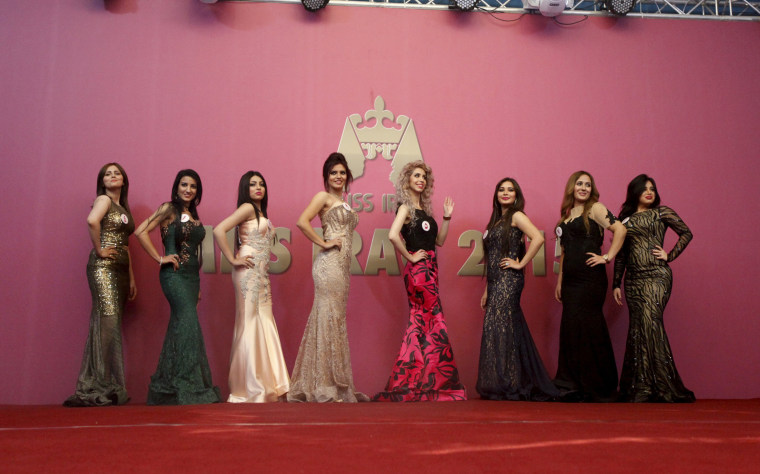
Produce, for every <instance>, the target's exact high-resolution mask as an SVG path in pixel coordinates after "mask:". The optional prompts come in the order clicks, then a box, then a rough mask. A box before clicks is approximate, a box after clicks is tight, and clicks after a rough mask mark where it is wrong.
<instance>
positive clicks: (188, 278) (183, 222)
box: [135, 169, 221, 405]
mask: <svg viewBox="0 0 760 474" xmlns="http://www.w3.org/2000/svg"><path fill="white" fill-rule="evenodd" d="M202 194H203V186H202V185H201V178H200V176H198V173H196V172H195V171H193V170H190V169H187V170H182V171H180V172H179V173H177V177H176V178H175V179H174V184H173V186H172V200H171V201H169V202H165V203H163V204H162V205H161V206H160V207H159V208H158V209H157V210H156V212H154V213H153V215H152V216H150V217H149V218H148V219H146V220H145V221H144V222H143V223H142V224H140V226H139V227H138V228H137V230H136V231H135V236H136V237H137V239H138V240H139V241H140V245H142V247H143V249H145V251H146V252H147V253H148V255H150V257H151V258H153V259H154V260H155V261H156V262H158V264H159V266H160V268H161V269H160V270H159V276H158V278H159V281H160V282H161V290H163V292H164V296H166V299H167V300H168V301H169V306H170V307H171V315H170V316H169V326H168V327H167V329H166V336H165V337H164V344H163V347H162V348H161V355H160V356H159V358H158V367H157V368H156V372H155V373H154V374H153V376H152V377H151V378H150V385H149V386H148V405H192V404H198V403H216V402H220V401H221V397H220V394H219V388H218V387H216V386H214V384H213V382H212V381H211V369H210V368H209V365H208V359H207V358H206V346H205V344H204V342H203V333H202V332H201V325H200V322H199V321H198V311H197V309H196V306H197V305H198V299H199V298H200V278H199V272H200V262H199V259H198V248H199V246H200V244H201V242H202V241H203V238H204V237H205V235H206V230H205V229H204V228H203V224H202V223H201V221H200V218H199V217H198V210H197V206H198V204H200V202H201V195H202ZM159 226H160V228H161V241H162V242H163V244H164V255H161V254H160V253H158V250H156V247H154V246H153V242H151V240H150V235H149V234H150V232H151V231H152V230H153V229H155V228H156V227H159Z"/></svg>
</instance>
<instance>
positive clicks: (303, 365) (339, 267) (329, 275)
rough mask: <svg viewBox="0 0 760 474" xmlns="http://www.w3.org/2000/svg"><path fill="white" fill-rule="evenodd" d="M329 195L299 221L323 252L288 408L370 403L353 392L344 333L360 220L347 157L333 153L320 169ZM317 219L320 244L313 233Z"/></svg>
mask: <svg viewBox="0 0 760 474" xmlns="http://www.w3.org/2000/svg"><path fill="white" fill-rule="evenodd" d="M322 176H323V178H324V182H325V191H320V192H319V193H317V194H316V196H314V198H313V199H312V200H311V202H310V203H309V205H308V207H307V208H306V209H305V210H304V211H303V213H302V214H301V217H300V218H299V219H298V228H299V229H301V232H303V233H304V235H305V236H306V237H308V238H309V240H311V241H312V242H314V243H315V244H317V245H319V246H320V247H322V251H321V252H320V253H319V255H317V258H316V259H315V260H314V265H313V266H312V270H311V273H312V277H313V278H314V305H313V306H312V308H311V314H309V320H308V322H307V323H306V329H305V331H304V334H303V338H302V339H301V347H299V349H298V357H297V358H296V365H295V367H294V368H293V374H292V377H291V386H290V392H288V401H289V402H357V401H367V400H369V399H368V397H367V396H366V395H365V394H363V393H360V392H357V391H356V389H355V388H354V378H353V374H352V372H351V356H350V352H349V348H348V335H347V333H346V303H347V302H348V286H349V277H350V274H349V268H350V264H351V239H352V234H353V231H354V228H355V227H356V224H357V223H358V222H359V218H358V216H357V215H356V213H355V212H354V211H352V210H351V207H350V206H349V205H348V204H346V203H345V202H343V194H344V192H345V191H346V190H347V189H348V185H349V184H350V183H351V180H352V176H351V170H349V168H348V164H347V163H346V159H345V157H344V156H343V155H342V154H340V153H332V154H330V156H329V157H328V158H327V160H326V161H325V164H324V166H323V167H322ZM317 214H318V215H319V218H320V220H321V221H322V235H323V236H324V238H320V237H319V235H317V233H316V232H314V229H312V227H311V221H312V219H314V217H316V216H317Z"/></svg>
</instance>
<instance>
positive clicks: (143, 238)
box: [135, 203, 179, 270]
mask: <svg viewBox="0 0 760 474" xmlns="http://www.w3.org/2000/svg"><path fill="white" fill-rule="evenodd" d="M170 208H171V204H169V203H163V204H161V206H159V208H158V209H156V212H154V213H153V215H151V216H150V217H148V218H147V219H145V220H144V221H143V222H142V223H141V224H140V226H139V227H137V230H135V237H137V240H138V241H139V242H140V245H141V246H142V248H143V250H145V252H146V253H147V254H148V255H149V256H150V258H152V259H153V260H155V261H156V262H158V264H159V265H163V264H164V263H171V264H172V266H173V267H174V269H175V270H176V269H178V268H179V257H177V255H176V254H172V255H164V256H161V254H160V253H158V250H156V247H155V246H154V245H153V242H152V241H151V240H150V235H149V234H150V232H151V231H152V230H153V229H155V228H156V227H157V226H158V225H159V224H161V223H162V222H163V221H165V220H166V219H168V218H169V217H170V216H171V213H170V211H171V209H170Z"/></svg>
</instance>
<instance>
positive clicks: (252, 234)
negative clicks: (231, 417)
mask: <svg viewBox="0 0 760 474" xmlns="http://www.w3.org/2000/svg"><path fill="white" fill-rule="evenodd" d="M268 201H269V193H268V192H267V184H266V181H265V180H264V177H263V176H262V175H261V173H259V172H258V171H248V172H247V173H245V174H244V175H243V176H242V177H241V178H240V184H239V185H238V208H237V210H236V211H235V212H234V213H233V214H232V215H231V216H229V217H227V218H226V219H224V220H223V221H222V222H221V223H219V225H218V226H216V227H215V228H214V240H215V241H216V243H217V245H218V246H219V249H220V250H221V251H222V254H223V255H224V256H225V257H226V258H227V260H228V261H229V262H230V263H231V264H232V265H233V266H234V267H235V269H234V270H233V272H232V284H233V286H234V287H235V302H236V305H235V307H236V310H235V331H234V334H233V337H232V350H231V353H230V376H229V386H230V396H229V398H227V401H228V402H230V403H241V402H276V401H277V400H278V399H279V398H280V397H282V396H283V395H285V394H286V393H287V392H288V389H289V387H290V379H289V378H288V368H287V366H286V365H285V358H284V357H283V355H282V348H281V346H280V336H279V334H278V333H277V324H276V323H275V321H274V314H273V313H272V292H271V288H270V285H269V259H270V246H271V244H272V241H273V239H274V228H273V227H272V223H271V222H270V221H269V219H268V218H267V203H268ZM235 226H237V231H236V243H237V255H234V254H233V253H232V249H230V246H229V244H228V243H227V232H228V231H230V230H231V229H233V228H235Z"/></svg>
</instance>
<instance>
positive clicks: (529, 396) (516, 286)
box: [476, 223, 560, 401]
mask: <svg viewBox="0 0 760 474" xmlns="http://www.w3.org/2000/svg"><path fill="white" fill-rule="evenodd" d="M507 238H508V239H509V254H508V255H502V254H501V252H502V242H503V241H504V239H507ZM483 244H484V245H485V246H486V248H487V249H488V261H487V262H486V265H487V273H486V275H487V281H488V297H487V298H488V299H487V303H486V314H485V318H484V319H483V336H482V338H481V343H480V361H479V363H478V382H477V385H476V389H477V391H478V393H479V394H480V396H481V398H485V399H489V400H536V401H548V400H553V399H556V398H557V397H559V395H560V391H559V390H558V389H557V388H556V387H555V386H554V384H553V383H552V381H551V379H550V378H549V375H548V374H547V373H546V368H545V367H544V363H543V361H542V360H541V357H540V355H539V353H538V350H537V349H536V345H535V343H534V342H533V337H532V336H531V335H530V330H529V329H528V324H527V322H526V321H525V316H524V315H523V312H522V308H521V307H520V296H521V295H522V290H523V287H524V286H525V274H524V272H523V270H515V269H513V268H506V269H502V268H500V267H499V262H500V261H501V260H502V259H503V258H505V257H509V258H512V259H515V260H518V259H521V258H522V257H523V256H524V255H525V242H524V239H523V232H522V231H521V230H520V229H518V228H516V227H511V228H510V229H509V232H508V235H505V232H504V229H503V226H502V225H501V223H498V224H497V225H495V226H493V227H492V228H491V229H489V231H488V234H487V235H486V237H485V238H484V239H483Z"/></svg>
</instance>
